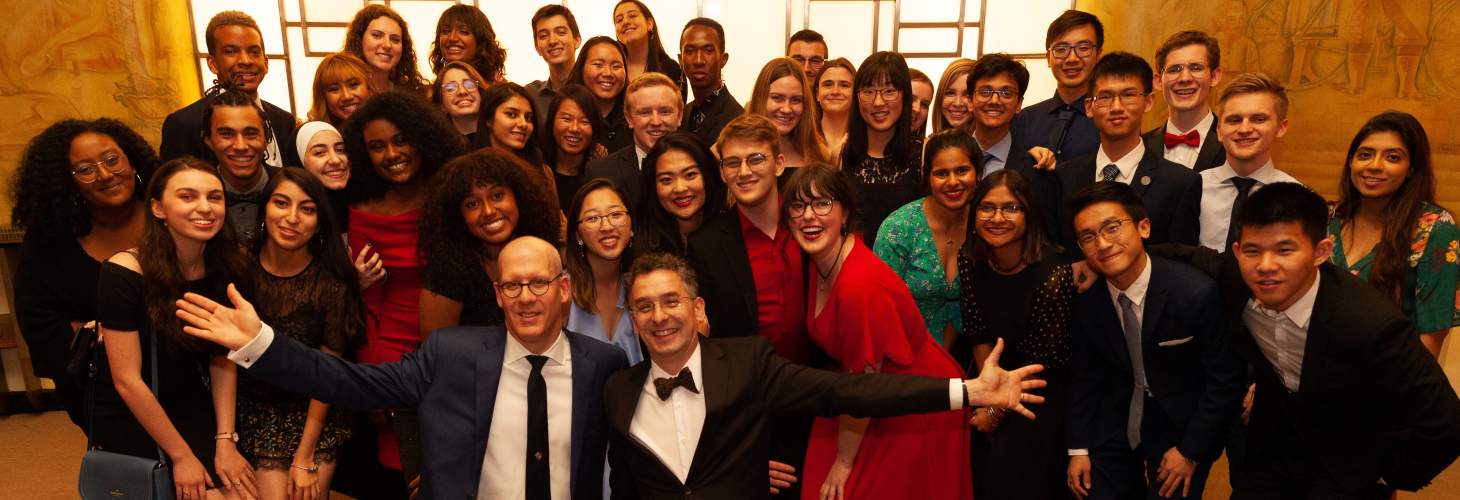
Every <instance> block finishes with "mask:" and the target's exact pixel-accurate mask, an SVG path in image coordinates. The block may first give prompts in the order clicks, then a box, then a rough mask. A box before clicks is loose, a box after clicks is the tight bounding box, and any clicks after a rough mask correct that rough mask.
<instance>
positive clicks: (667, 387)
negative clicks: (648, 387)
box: [654, 367, 700, 401]
mask: <svg viewBox="0 0 1460 500" xmlns="http://www.w3.org/2000/svg"><path fill="white" fill-rule="evenodd" d="M675 387H683V388H684V390H686V391H689V392H693V393H695V394H699V393H700V390H699V388H697V387H695V376H694V374H692V373H690V372H689V367H684V368H681V369H680V370H679V375H678V376H674V377H665V378H656V379H654V392H656V393H658V394H659V400H660V401H663V400H666V399H669V395H670V394H673V393H674V388H675Z"/></svg>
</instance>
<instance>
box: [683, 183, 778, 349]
mask: <svg viewBox="0 0 1460 500" xmlns="http://www.w3.org/2000/svg"><path fill="white" fill-rule="evenodd" d="M686 254H687V255H688V258H689V263H690V266H691V267H693V268H694V270H695V276H696V277H697V278H699V285H700V286H699V292H700V296H701V297H704V298H705V314H706V315H707V316H709V318H710V335H713V336H716V337H739V336H746V335H755V334H756V333H757V331H758V329H759V325H758V324H757V323H758V322H759V319H760V308H759V306H757V299H756V290H755V274H754V273H753V271H751V269H750V255H749V254H748V253H747V251H746V249H745V234H744V233H742V232H741V231H740V212H739V211H738V210H736V209H733V208H732V209H730V210H725V211H723V212H720V214H719V215H717V216H715V218H713V219H710V220H709V221H708V222H706V223H705V224H704V225H703V226H701V227H700V228H699V229H698V230H695V232H693V233H690V235H689V247H688V249H687V250H686Z"/></svg>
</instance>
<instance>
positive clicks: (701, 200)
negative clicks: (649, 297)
mask: <svg viewBox="0 0 1460 500" xmlns="http://www.w3.org/2000/svg"><path fill="white" fill-rule="evenodd" d="M719 168H720V164H719V162H718V161H716V159H715V155H714V154H713V153H711V152H710V149H709V148H708V147H706V146H705V145H703V144H700V141H699V139H698V138H696V137H695V135H694V134H693V133H690V132H684V131H677V132H670V133H669V134H668V135H665V136H664V137H661V138H659V142H656V143H654V149H651V150H649V155H648V156H646V157H644V171H643V179H644V191H643V192H645V193H654V196H653V197H645V198H644V200H643V201H642V202H641V206H640V207H639V210H638V214H639V216H638V217H637V218H636V219H635V222H636V223H637V224H638V227H636V228H635V230H636V231H637V233H636V235H635V236H634V241H635V243H637V244H638V245H639V251H640V252H671V253H674V254H676V255H681V256H683V255H685V251H686V248H688V246H689V234H690V233H692V232H694V231H695V230H698V229H699V228H700V226H703V225H704V223H705V221H708V220H710V219H713V218H715V216H717V215H719V214H720V212H723V211H725V209H726V207H725V181H724V180H723V179H721V178H720V171H719Z"/></svg>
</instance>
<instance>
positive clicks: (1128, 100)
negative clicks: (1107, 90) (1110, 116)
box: [1090, 91, 1146, 109]
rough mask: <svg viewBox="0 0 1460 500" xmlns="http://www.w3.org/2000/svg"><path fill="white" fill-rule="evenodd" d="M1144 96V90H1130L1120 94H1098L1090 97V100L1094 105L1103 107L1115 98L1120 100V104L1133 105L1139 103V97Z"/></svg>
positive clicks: (1107, 105) (1142, 97)
mask: <svg viewBox="0 0 1460 500" xmlns="http://www.w3.org/2000/svg"><path fill="white" fill-rule="evenodd" d="M1145 97H1146V93H1145V92H1136V91H1130V92H1126V93H1124V94H1120V95H1115V94H1100V95H1097V96H1095V97H1091V98H1090V101H1091V102H1093V103H1095V107H1097V108H1101V109H1104V108H1108V107H1110V105H1111V104H1113V103H1114V102H1115V100H1116V99H1119V100H1120V105H1121V106H1134V105H1136V104H1137V103H1140V102H1141V99H1144V98H1145Z"/></svg>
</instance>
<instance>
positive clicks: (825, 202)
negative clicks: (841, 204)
mask: <svg viewBox="0 0 1460 500" xmlns="http://www.w3.org/2000/svg"><path fill="white" fill-rule="evenodd" d="M834 202H836V199H835V198H817V199H814V200H811V203H807V202H804V201H801V200H796V201H793V202H791V203H789V204H787V205H786V212H787V214H788V215H790V216H791V218H793V219H794V218H797V217H800V216H802V215H806V207H811V213H813V214H816V215H826V214H829V213H831V204H832V203H834Z"/></svg>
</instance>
